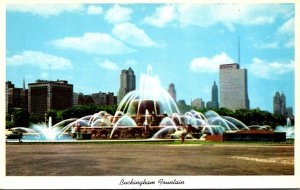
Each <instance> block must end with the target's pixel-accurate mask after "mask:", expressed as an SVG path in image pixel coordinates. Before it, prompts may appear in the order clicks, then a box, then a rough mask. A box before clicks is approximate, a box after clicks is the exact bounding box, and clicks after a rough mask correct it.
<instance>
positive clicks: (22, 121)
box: [10, 109, 29, 127]
mask: <svg viewBox="0 0 300 190" xmlns="http://www.w3.org/2000/svg"><path fill="white" fill-rule="evenodd" d="M10 117H13V118H10V120H11V123H10V127H16V126H18V127H27V126H28V124H29V113H28V111H27V110H25V109H14V110H13V111H12V114H11V116H10Z"/></svg>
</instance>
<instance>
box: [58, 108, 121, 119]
mask: <svg viewBox="0 0 300 190" xmlns="http://www.w3.org/2000/svg"><path fill="white" fill-rule="evenodd" d="M116 108H117V106H96V105H77V106H73V107H71V108H68V109H66V110H64V111H62V113H61V116H62V118H63V119H68V118H81V117H83V116H86V115H92V114H94V113H97V112H99V111H106V112H107V113H109V114H112V115H114V113H115V111H116Z"/></svg>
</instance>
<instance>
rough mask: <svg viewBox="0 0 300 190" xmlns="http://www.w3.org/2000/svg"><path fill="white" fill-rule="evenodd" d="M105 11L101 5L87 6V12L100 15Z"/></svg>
mask: <svg viewBox="0 0 300 190" xmlns="http://www.w3.org/2000/svg"><path fill="white" fill-rule="evenodd" d="M102 13H103V9H102V7H100V6H95V5H90V6H88V8H87V14H91V15H100V14H102Z"/></svg>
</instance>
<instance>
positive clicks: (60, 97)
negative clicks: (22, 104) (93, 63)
mask: <svg viewBox="0 0 300 190" xmlns="http://www.w3.org/2000/svg"><path fill="white" fill-rule="evenodd" d="M72 105H73V85H72V84H68V82H67V81H65V80H57V81H47V80H37V81H36V83H30V84H28V111H29V113H31V114H44V113H46V112H47V111H49V110H50V109H54V110H63V109H66V108H69V107H72Z"/></svg>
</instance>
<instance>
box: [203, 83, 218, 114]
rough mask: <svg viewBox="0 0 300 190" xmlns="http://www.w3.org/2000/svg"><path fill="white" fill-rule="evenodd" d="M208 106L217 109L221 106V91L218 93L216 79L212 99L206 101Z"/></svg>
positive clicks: (212, 89)
mask: <svg viewBox="0 0 300 190" xmlns="http://www.w3.org/2000/svg"><path fill="white" fill-rule="evenodd" d="M206 107H207V108H208V109H216V108H219V93H218V86H217V84H216V81H214V84H213V86H212V88H211V101H209V102H207V103H206Z"/></svg>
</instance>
